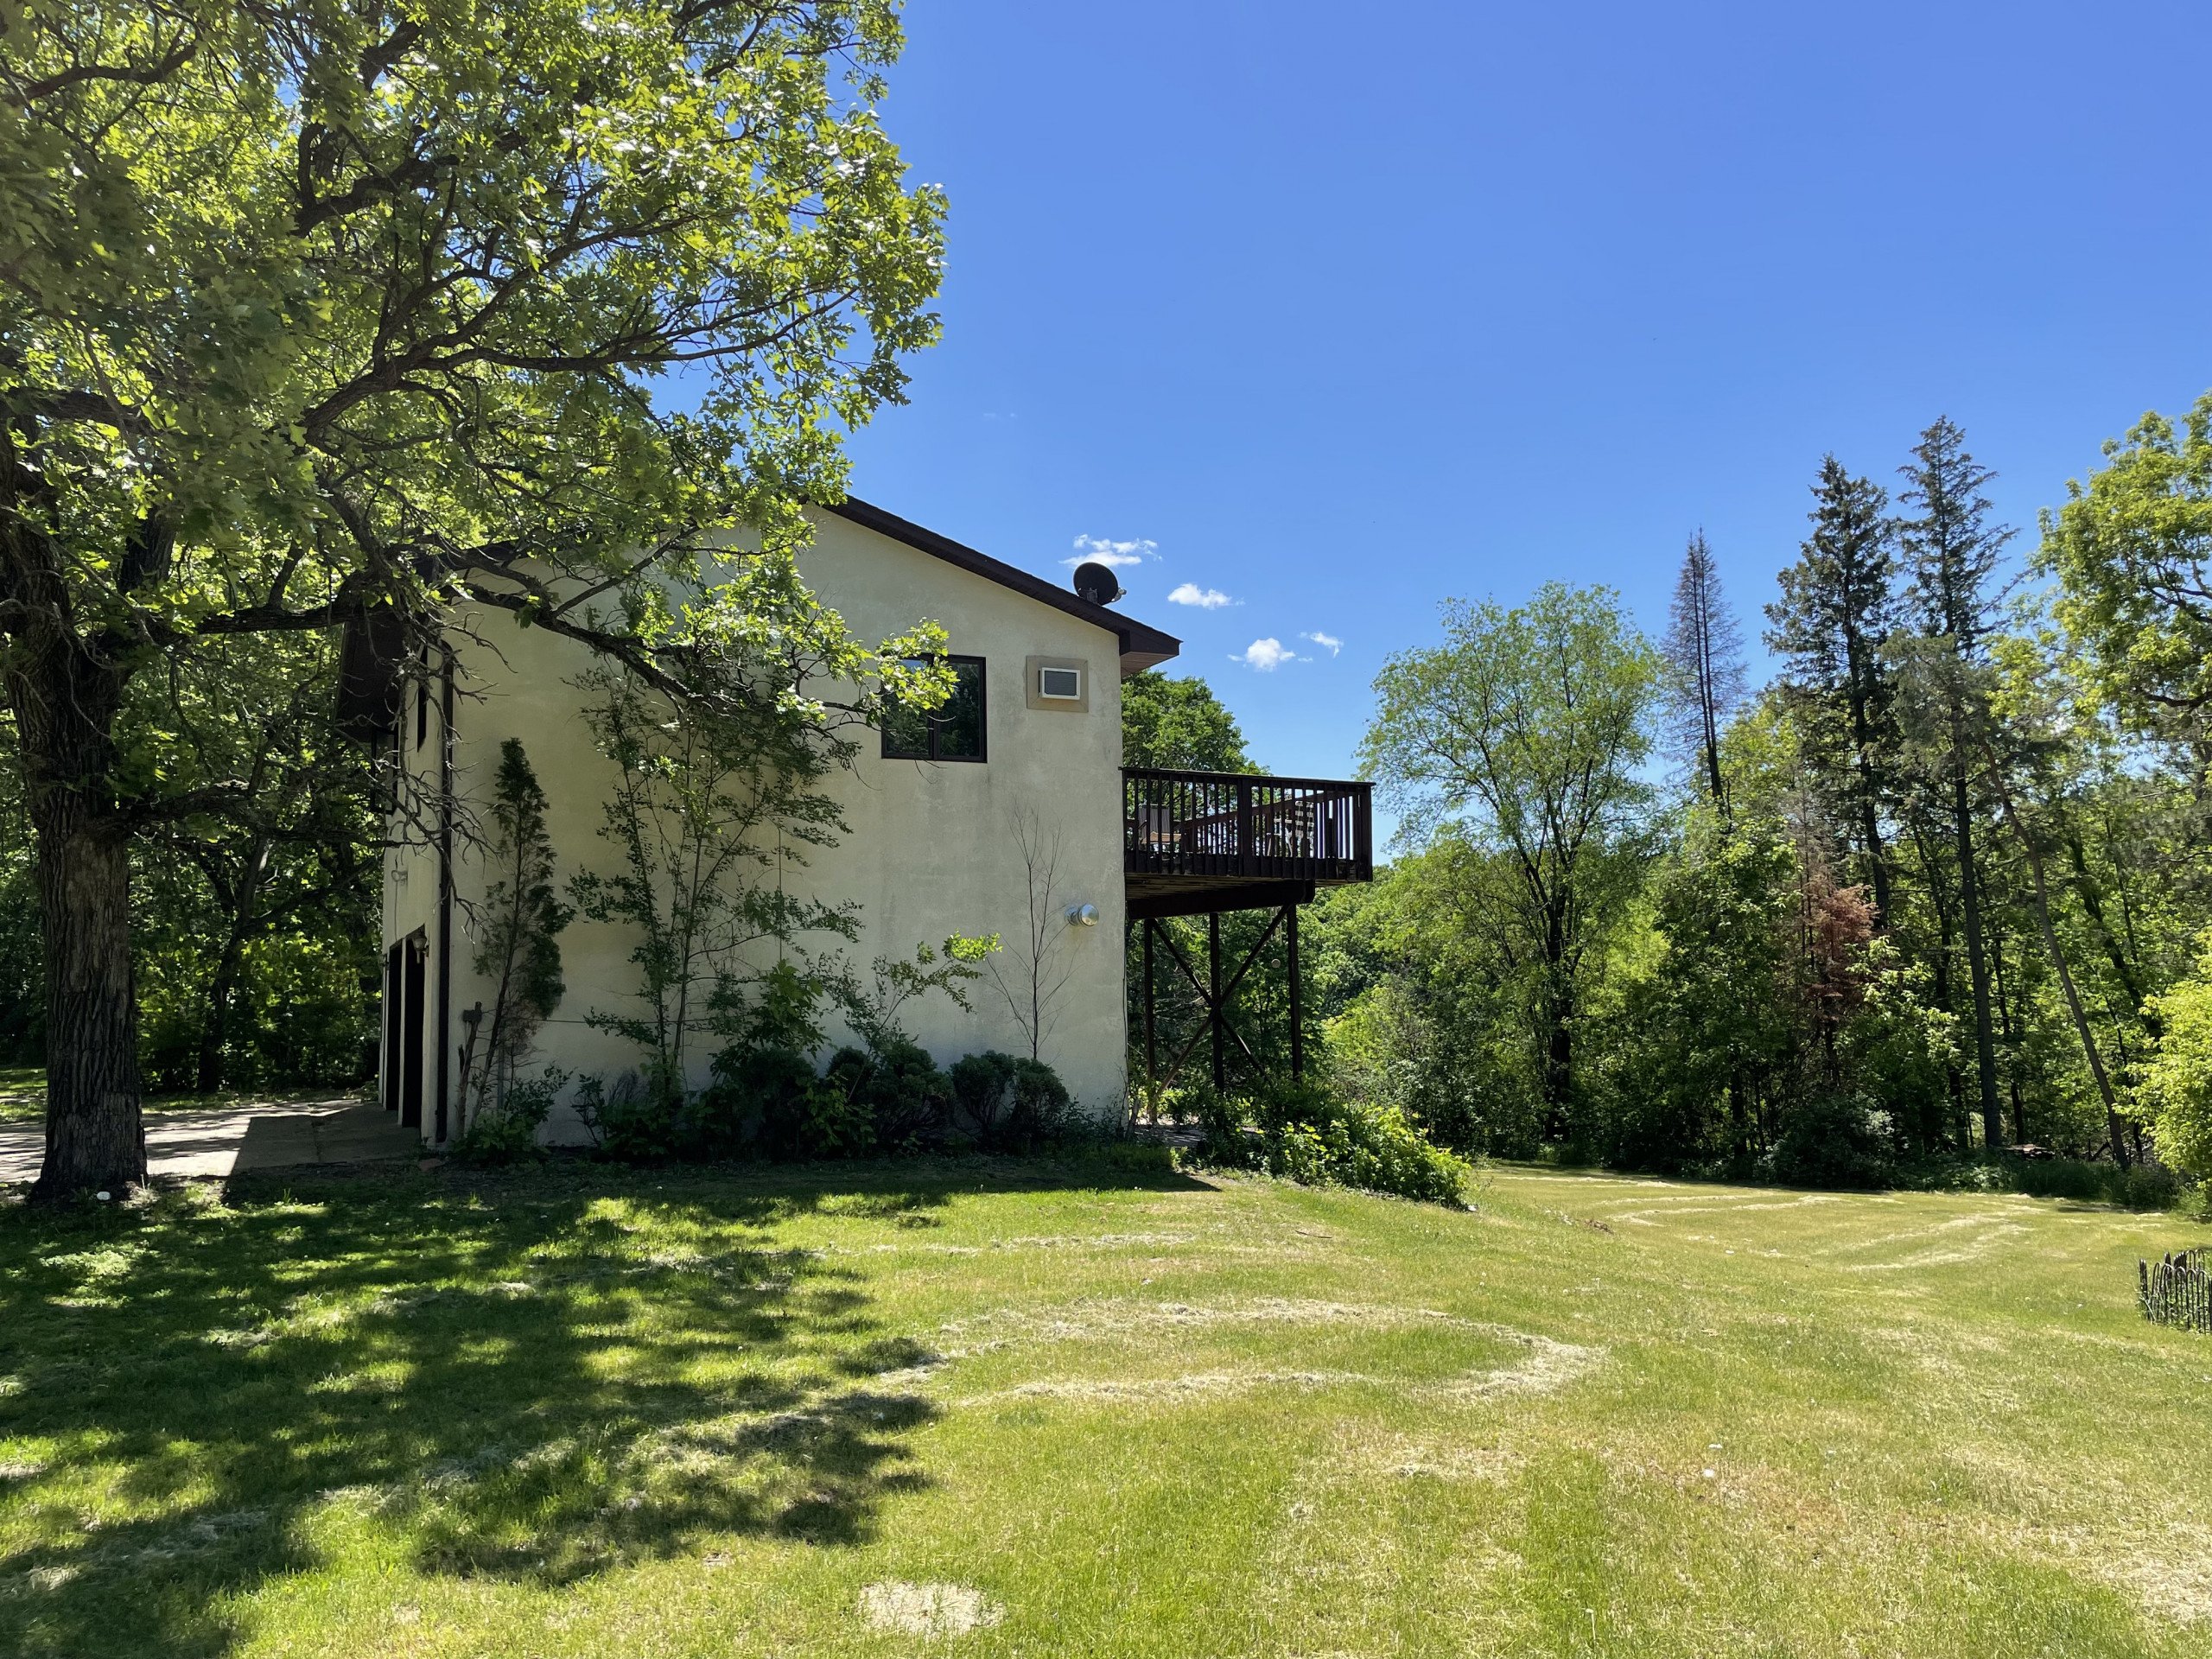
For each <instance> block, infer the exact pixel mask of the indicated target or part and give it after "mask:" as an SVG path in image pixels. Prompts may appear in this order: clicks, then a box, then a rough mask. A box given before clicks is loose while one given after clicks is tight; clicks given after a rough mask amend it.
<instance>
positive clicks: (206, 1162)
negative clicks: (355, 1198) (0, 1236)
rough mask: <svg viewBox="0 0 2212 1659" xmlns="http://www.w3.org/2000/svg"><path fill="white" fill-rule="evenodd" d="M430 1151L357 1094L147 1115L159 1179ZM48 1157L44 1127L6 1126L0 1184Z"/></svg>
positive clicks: (152, 1164)
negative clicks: (324, 1098)
mask: <svg viewBox="0 0 2212 1659" xmlns="http://www.w3.org/2000/svg"><path fill="white" fill-rule="evenodd" d="M427 1150H429V1149H428V1148H427V1147H424V1146H423V1142H422V1140H421V1138H420V1137H419V1136H417V1135H416V1133H415V1131H414V1130H412V1129H403V1128H400V1127H399V1125H398V1122H397V1120H396V1118H395V1117H394V1116H393V1115H392V1114H391V1113H389V1112H387V1111H385V1109H383V1108H382V1107H381V1106H378V1105H377V1104H376V1103H374V1102H369V1101H363V1100H361V1099H359V1098H358V1097H357V1096H352V1095H346V1096H334V1097H333V1098H331V1099H328V1100H290V1101H264V1102H255V1103H246V1104H241V1105H238V1106H233V1107H225V1108H222V1109H219V1110H215V1111H207V1112H149V1113H148V1114H147V1115H146V1164H147V1167H148V1168H149V1170H150V1171H151V1172H152V1173H154V1174H156V1175H200V1176H215V1177H221V1176H225V1175H232V1174H235V1173H238V1171H240V1170H247V1169H287V1168H290V1167H293V1166H297V1165H302V1164H359V1163H367V1162H370V1161H372V1160H381V1159H390V1158H415V1157H419V1156H421V1155H422V1154H423V1153H424V1152H426V1151H427ZM45 1155H46V1129H45V1126H44V1125H42V1124H40V1123H35V1122H32V1123H22V1122H16V1123H0V1186H4V1185H8V1184H9V1183H10V1182H13V1181H30V1180H35V1179H37V1178H38V1166H39V1163H40V1160H41V1159H43V1158H44V1157H45Z"/></svg>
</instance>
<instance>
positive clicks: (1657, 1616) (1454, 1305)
mask: <svg viewBox="0 0 2212 1659" xmlns="http://www.w3.org/2000/svg"><path fill="white" fill-rule="evenodd" d="M2192 1232H2193V1229H2192V1228H2191V1227H2190V1226H2189V1225H2188V1224H2183V1223H2178V1222H2176V1221H2174V1220H2172V1219H2171V1218H2167V1217H2146V1216H2142V1215H2137V1214H2127V1213H2120V1212H2113V1211H2101V1210H2097V1209H2094V1208H2090V1207H2087V1206H2082V1205H2068V1204H2063V1203H2053V1202H2045V1201H2037V1200H2027V1199H2021V1198H2012V1197H1993V1198H1974V1197H1955V1196H1943V1195H1920V1194H1913V1195H1875V1196H1863V1197H1862V1196H1855V1195H1848V1196H1847V1195H1834V1194H1804V1193H1790V1192H1769V1191H1757V1190H1751V1189H1732V1188H1726V1187H1719V1186H1706V1185H1688V1184H1681V1183H1671V1184H1670V1183H1665V1182H1657V1181H1635V1180H1624V1179H1617V1178H1607V1177H1586V1176H1578V1175H1573V1174H1565V1173H1554V1172H1542V1171H1534V1170H1518V1169H1502V1170H1499V1171H1497V1172H1494V1173H1492V1174H1491V1177H1490V1179H1488V1181H1487V1184H1486V1185H1485V1187H1484V1191H1483V1192H1482V1193H1481V1194H1480V1195H1479V1199H1478V1210H1477V1211H1476V1212H1474V1213H1471V1214H1467V1213H1457V1212H1447V1211H1443V1210H1441V1209H1438V1208H1435V1207H1433V1206H1426V1205H1412V1204H1406V1203H1401V1202H1395V1201H1390V1200H1384V1199H1377V1198H1369V1197H1365V1196H1362V1195H1358V1194H1353V1193H1348V1192H1318V1191H1313V1190H1308V1189H1302V1188H1298V1187H1294V1186H1288V1185H1278V1184H1274V1183H1269V1182H1264V1181H1251V1180H1242V1179H1219V1178H1211V1177H1209V1178H1192V1177H1183V1176H1171V1175H1164V1174H1163V1175H1157V1176H1144V1175H1133V1174H1130V1173H1126V1172H1117V1171H1114V1170H1109V1169H1106V1168H1103V1167H1095V1166H1051V1165H1043V1164H1039V1165H1034V1166H1012V1165H986V1164H978V1163H970V1164H963V1165H953V1164H947V1165H943V1166H925V1165H913V1166H895V1167H894V1166H886V1167H880V1168H854V1169H844V1170H828V1171H805V1172H785V1173H774V1174H760V1173H751V1174H745V1173H738V1174H733V1173H728V1172H720V1171H697V1172H681V1173H678V1172H623V1171H619V1170H609V1169H601V1168H592V1167H574V1166H559V1167H555V1168H550V1169H547V1170H543V1171H538V1172H530V1173H523V1174H519V1175H516V1176H512V1177H506V1178H500V1179H484V1180H480V1181H475V1182H470V1181H468V1180H467V1179H461V1178H455V1177H451V1176H435V1175H431V1176H425V1175H422V1174H419V1173H412V1172H410V1173H395V1174H388V1175H385V1176H382V1177H378V1178H377V1179H350V1180H343V1181H324V1182H318V1183H314V1184H310V1183H307V1182H299V1183H296V1184H294V1185H291V1186H290V1187H289V1190H287V1189H286V1188H285V1187H283V1186H282V1185H277V1184H274V1183H268V1182H264V1183H263V1184H261V1185H255V1186H246V1185H239V1186H236V1187H234V1188H233V1189H232V1192H230V1194H229V1195H228V1197H227V1198H226V1196H225V1195H224V1194H223V1193H222V1192H219V1191H218V1190H216V1189H214V1188H212V1187H202V1188H199V1189H195V1190H193V1191H190V1192H175V1193H170V1194H167V1195H164V1196H163V1197H162V1198H160V1199H159V1200H158V1201H156V1202H155V1203H153V1204H151V1205H146V1206H143V1207H140V1208H137V1209H135V1210H130V1211H118V1210H115V1209H113V1208H110V1209H108V1210H105V1211H99V1212H94V1213H88V1214H86V1215H84V1216H80V1217H71V1218H67V1219H64V1220H56V1219H54V1218H52V1217H44V1216H36V1215H33V1214H32V1213H30V1212H29V1211H25V1210H23V1209H22V1208H20V1207H16V1208H13V1209H10V1210H6V1211H0V1274H4V1277H0V1651H6V1652H10V1653H13V1652H18V1651H20V1652H23V1653H26V1654H37V1653H100V1654H132V1653H146V1654H152V1653H163V1654H168V1653H187V1654H190V1653H201V1654H330V1655H353V1654H359V1655H369V1654H378V1655H381V1654H386V1653H433V1654H494V1653H499V1654H505V1653H532V1654H541V1653H542V1654H548V1655H552V1654H602V1653H608V1652H614V1651H620V1652H623V1653H625V1654H665V1655H695V1654H696V1655H709V1654H712V1655H733V1654H734V1655H750V1654H761V1655H766V1654H773V1653H785V1652H798V1651H803V1652H806V1653H809V1654H832V1655H836V1654H848V1653H850V1654H887V1653H904V1652H912V1651H917V1650H920V1649H923V1648H926V1649H929V1650H931V1651H951V1650H957V1651H959V1652H961V1653H973V1654H978V1655H1001V1654H1004V1655H1011V1654H1015V1653H1031V1654H1034V1653H1039V1652H1052V1653H1071V1654H1101V1655H1107V1654H1114V1655H1119V1654H1129V1655H1163V1656H1164V1655H1185V1654H1193V1653H1205V1654H1252V1655H1262V1654H1266V1655H1279V1654H1311V1655H1321V1654H1331V1653H1361V1654H1366V1653H1408V1654H1415V1653H1437V1654H1446V1653H1452V1654H1457V1653H1465V1652H1497V1653H1529V1654H1560V1655H1567V1654H1575V1655H1581V1654H1613V1655H1621V1656H1628V1655H1638V1656H1642V1655H1651V1654H1698V1655H1704V1654H1711V1655H1723V1654H1726V1655H1739V1654H1757V1653H1774V1654H1790V1655H1799V1654H1820V1655H1827V1654H1833V1655H1838V1656H1843V1655H1876V1654H1896V1655H1922V1654H1926V1655H1959V1656H1966V1655H1974V1656H1986V1655H2011V1654H2019V1655H2030V1654H2062V1653H2063V1654H2067V1655H2075V1654H2082V1655H2103V1654H2113V1655H2120V1654H2129V1655H2134V1654H2142V1655H2166V1654H2174V1655H2180V1654H2199V1653H2202V1652H2204V1651H2206V1650H2208V1648H2212V1575H2208V1573H2207V1571H2206V1569H2205V1568H2204V1567H2203V1566H2202V1563H2203V1562H2204V1561H2205V1560H2207V1558H2208V1556H2207V1546H2208V1545H2212V1529H2208V1527H2207V1525H2206V1522H2205V1521H2204V1520H2203V1519H2202V1518H2201V1517H2206V1516H2212V1458H2208V1456H2207V1454H2206V1452H2204V1450H2203V1449H2202V1446H2203V1440H2204V1436H2203V1434H2202V1421H2203V1416H2204V1412H2205V1408H2206V1406H2207V1403H2208V1401H2212V1344H2207V1343H2206V1341H2205V1339H2204V1338H2201V1337H2195V1336H2191V1335H2190V1334H2188V1333H2184V1332H2171V1331H2165V1330H2161V1329H2155V1328H2153V1327H2150V1326H2147V1325H2145V1324H2143V1323H2142V1321H2141V1320H2140V1319H2139V1318H2137V1316H2136V1314H2135V1312H2134V1308H2133V1300H2132V1294H2133V1262H2134V1259H2135V1257H2136V1256H2137V1255H2143V1254H2148V1253H2152V1252H2155V1251H2157V1250H2158V1249H2167V1248H2171V1247H2173V1246H2175V1245H2176V1244H2178V1243H2187V1242H2189V1235H2190V1234H2191V1233H2192ZM942 1608H953V1609H966V1610H968V1616H967V1622H966V1623H964V1624H962V1625H961V1626H960V1628H959V1629H957V1630H955V1629H952V1628H950V1627H946V1628H944V1629H938V1628H936V1627H934V1626H928V1627H926V1628H925V1624H926V1619H928V1618H935V1617H937V1616H938V1615H937V1612H936V1611H935V1610H938V1609H942ZM885 1609H890V1610H892V1615H891V1616H888V1618H887V1615H886V1614H885V1612H884V1610H885ZM901 1609H905V1610H908V1611H910V1612H911V1611H912V1610H916V1609H918V1610H921V1611H919V1612H918V1613H913V1614H912V1618H909V1619H908V1624H906V1625H901V1624H899V1622H898V1619H899V1618H905V1617H906V1614H902V1613H900V1612H899V1610H901ZM977 1610H982V1611H977ZM917 1619H919V1620H923V1621H924V1623H923V1624H916V1623H915V1622H914V1621H915V1620H917Z"/></svg>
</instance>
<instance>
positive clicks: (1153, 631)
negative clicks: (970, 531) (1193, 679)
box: [824, 496, 1183, 679]
mask: <svg viewBox="0 0 2212 1659" xmlns="http://www.w3.org/2000/svg"><path fill="white" fill-rule="evenodd" d="M824 506H825V510H826V511H828V512H834V513H836V515H837V516H838V517H839V518H843V519H845V520H847V521H849V523H852V524H858V525H860V526H861V529H863V530H872V531H874V532H875V533H876V534H877V535H879V536H887V537H890V538H891V539H892V540H893V541H894V542H898V543H902V544H904V545H905V546H907V547H911V548H912V549H914V550H916V551H917V552H921V553H926V554H928V555H929V556H931V557H932V558H938V559H943V560H944V562H945V563H947V564H950V565H955V566H957V567H958V568H959V569H963V570H965V571H967V572H969V574H970V575H978V576H981V577H982V578H983V579H984V580H985V581H986V582H996V583H998V584H999V586H1000V587H1001V588H1012V589H1013V590H1014V592H1015V593H1017V594H1022V595H1023V596H1024V597H1026V598H1029V599H1033V600H1035V601H1037V602H1038V603H1039V604H1041V605H1049V606H1051V607H1052V608H1053V609H1054V610H1057V611H1065V612H1066V613H1067V614H1069V615H1070V616H1072V617H1077V618H1078V619H1080V620H1083V621H1085V622H1088V623H1090V624H1091V625H1092V626H1094V627H1100V628H1103V629H1105V630H1106V631H1107V632H1109V633H1111V634H1113V635H1114V636H1115V638H1116V639H1118V640H1119V641H1120V642H1121V658H1122V678H1123V679H1127V678H1128V677H1129V676H1130V675H1132V674H1137V673H1141V672H1142V671H1144V670H1146V669H1147V668H1154V667H1157V666H1158V665H1159V664H1161V663H1164V662H1167V661H1169V660H1171V659H1172V658H1175V657H1177V656H1179V655H1180V654H1181V652H1182V649H1183V642H1182V641H1181V640H1180V639H1177V638H1175V636H1174V635H1173V634H1172V633H1162V632H1160V630H1159V629H1158V628H1155V627H1151V626H1147V625H1146V624H1145V623H1142V622H1140V621H1138V620H1136V619H1135V617H1131V616H1123V615H1122V613H1120V612H1119V611H1115V610H1109V609H1108V608H1107V607H1105V606H1103V605H1094V604H1092V603H1091V602H1090V601H1089V600H1087V599H1085V598H1084V597H1083V596H1082V595H1081V594H1077V593H1072V592H1071V591H1069V590H1068V589H1066V588H1055V587H1054V586H1053V585H1052V583H1051V582H1046V580H1045V579H1044V578H1043V577H1042V576H1038V575H1031V574H1030V573H1029V572H1028V571H1027V570H1024V569H1020V568H1019V567H1018V566H1015V565H1011V564H1008V563H1006V562H1005V561H1004V560H1002V559H995V558H993V557H992V556H990V555H989V554H988V553H982V552H978V551H977V550H976V549H974V548H972V547H969V546H967V545H966V544H964V543H960V542H956V541H954V540H953V539H952V538H951V537H950V536H940V535H938V532H937V531H933V530H928V529H925V528H924V527H923V526H922V525H920V524H915V523H914V522H912V520H911V519H906V518H900V517H899V515H898V514H897V513H895V512H885V511H884V510H883V509H882V508H881V507H879V506H875V505H872V504H871V503H869V502H866V501H862V500H861V499H858V498H857V497H854V496H847V497H846V498H845V499H843V500H842V501H837V502H831V503H826V504H824Z"/></svg>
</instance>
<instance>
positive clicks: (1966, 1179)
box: [1889, 1152, 2184, 1210]
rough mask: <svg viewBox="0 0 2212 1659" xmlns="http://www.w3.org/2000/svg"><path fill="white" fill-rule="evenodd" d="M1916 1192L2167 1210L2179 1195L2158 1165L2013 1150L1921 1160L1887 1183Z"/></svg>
mask: <svg viewBox="0 0 2212 1659" xmlns="http://www.w3.org/2000/svg"><path fill="white" fill-rule="evenodd" d="M1889 1184H1890V1185H1894V1186H1898V1187H1903V1188H1904V1189H1906V1190H1908V1191H1910V1192H2018V1193H2021V1194H2023V1195H2024V1196H2025V1197H2028V1198H2072V1199H2075V1200H2076V1201H2077V1202H2080V1203H2083V1204H2111V1205H2119V1206H2120V1207H2121V1208H2122V1209H2126V1210H2167V1209H2171V1208H2172V1207H2173V1206H2174V1205H2177V1203H2179V1202H2180V1201H2181V1199H2182V1198H2183V1196H2184V1189H2183V1184H2182V1181H2181V1179H2180V1178H2179V1177H2178V1176H2177V1175H2176V1174H2175V1173H2174V1172H2173V1171H2171V1170H2170V1169H2167V1168H2164V1166H2160V1165H2158V1164H2137V1165H2133V1166H2131V1167H2129V1168H2126V1169H2122V1168H2121V1167H2120V1166H2119V1165H2118V1164H2107V1163H2092V1162H2090V1161H2088V1160H2086V1159H2081V1158H2023V1157H2021V1156H2020V1155H2019V1154H2018V1153H2012V1152H1997V1153H1987V1152H1984V1153H1977V1154H1974V1155H1972V1156H1956V1157H1949V1158H1931V1159H1924V1160H1919V1161H1917V1162H1915V1163H1911V1164H1908V1165H1905V1166H1903V1167H1902V1168H1899V1169H1898V1170H1897V1171H1896V1172H1895V1173H1894V1174H1893V1176H1892V1179H1891V1182H1890V1183H1889Z"/></svg>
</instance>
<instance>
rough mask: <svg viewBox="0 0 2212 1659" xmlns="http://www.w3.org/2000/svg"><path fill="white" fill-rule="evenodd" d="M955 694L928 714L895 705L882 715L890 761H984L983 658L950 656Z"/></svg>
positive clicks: (948, 661) (885, 751)
mask: <svg viewBox="0 0 2212 1659" xmlns="http://www.w3.org/2000/svg"><path fill="white" fill-rule="evenodd" d="M944 660H945V663H946V664H947V665H948V666H950V668H951V670H952V678H953V687H952V695H951V696H950V697H948V698H946V699H945V700H944V702H942V703H940V704H938V707H936V708H935V709H930V710H928V711H927V712H926V713H925V712H924V711H922V710H920V709H900V708H897V707H895V706H894V707H893V708H892V709H890V710H889V711H888V712H887V713H886V714H885V715H884V717H883V753H884V758H885V759H886V760H982V759H983V758H984V753H983V659H982V658H980V657H948V658H945V659H944Z"/></svg>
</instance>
